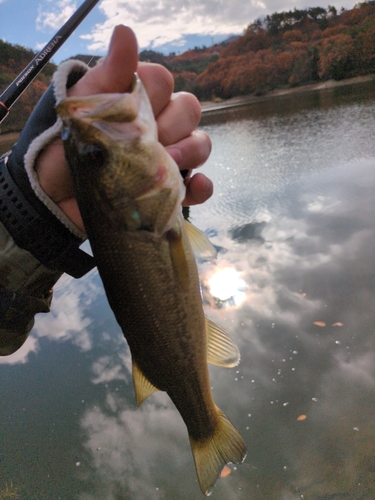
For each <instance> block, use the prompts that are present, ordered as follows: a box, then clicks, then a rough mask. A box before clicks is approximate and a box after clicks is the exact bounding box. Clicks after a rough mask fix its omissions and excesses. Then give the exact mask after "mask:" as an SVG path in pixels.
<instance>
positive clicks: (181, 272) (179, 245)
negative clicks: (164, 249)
mask: <svg viewBox="0 0 375 500" xmlns="http://www.w3.org/2000/svg"><path fill="white" fill-rule="evenodd" d="M180 224H181V221H180V219H179V218H178V219H177V221H176V223H175V225H174V226H173V227H172V229H170V230H169V231H168V241H169V251H170V257H171V261H172V267H173V272H174V275H175V277H176V279H177V280H178V282H179V284H180V285H181V286H182V289H183V290H186V289H187V288H189V281H190V271H189V264H188V261H187V259H186V251H185V248H184V244H183V239H182V233H181V227H180Z"/></svg>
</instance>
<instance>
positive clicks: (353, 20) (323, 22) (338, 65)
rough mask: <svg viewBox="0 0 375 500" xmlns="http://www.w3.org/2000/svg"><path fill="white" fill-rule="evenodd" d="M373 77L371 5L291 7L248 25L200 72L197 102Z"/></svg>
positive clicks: (374, 12)
mask: <svg viewBox="0 0 375 500" xmlns="http://www.w3.org/2000/svg"><path fill="white" fill-rule="evenodd" d="M369 73H375V1H374V0H372V1H368V2H364V3H360V4H357V5H356V6H355V7H354V8H353V9H351V10H348V11H346V10H344V9H342V10H341V11H340V12H337V10H336V9H335V7H328V8H327V9H324V8H321V7H314V8H310V9H303V10H298V9H294V10H293V11H289V12H280V13H275V14H272V15H270V16H267V17H266V18H265V19H264V21H260V20H258V21H256V22H254V23H253V24H251V25H250V26H249V27H248V28H247V30H246V32H245V34H244V35H243V36H241V37H239V38H238V39H237V40H236V41H234V42H232V43H231V44H229V45H228V47H226V48H225V49H223V50H222V52H221V54H220V58H219V59H218V61H217V62H215V63H214V64H210V65H209V66H208V67H207V69H206V70H205V71H204V72H203V73H202V74H200V75H199V76H198V77H197V79H196V81H195V84H194V92H195V94H196V95H197V96H198V97H199V98H200V99H211V98H213V97H215V96H217V97H221V98H224V99H227V98H229V97H233V96H237V95H245V94H254V93H255V94H264V93H265V92H267V91H269V90H272V89H274V88H278V87H286V86H297V85H303V84H307V83H313V82H319V81H325V80H328V79H331V78H333V79H335V80H340V79H343V78H349V77H353V76H357V75H366V74H369Z"/></svg>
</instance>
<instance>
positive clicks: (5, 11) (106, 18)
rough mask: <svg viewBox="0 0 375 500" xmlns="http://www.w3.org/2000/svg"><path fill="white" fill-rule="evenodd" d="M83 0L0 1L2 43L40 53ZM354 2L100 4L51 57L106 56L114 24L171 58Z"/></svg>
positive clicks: (135, 0)
mask: <svg viewBox="0 0 375 500" xmlns="http://www.w3.org/2000/svg"><path fill="white" fill-rule="evenodd" d="M82 3H83V0H79V1H75V0H27V1H25V0H0V38H1V39H2V40H4V41H6V42H9V43H12V44H18V45H22V46H25V47H27V48H30V49H33V50H35V51H39V50H41V49H42V48H43V47H44V46H45V45H46V44H47V43H48V42H49V40H50V39H51V38H52V37H53V36H54V34H55V33H56V32H57V31H58V30H59V28H60V27H61V26H62V25H63V24H64V23H65V22H66V21H67V20H68V18H69V17H70V16H71V15H72V14H73V12H74V11H75V10H76V9H77V8H78V7H79V5H81V4H82ZM355 3H357V2H356V1H354V0H129V1H126V0H101V1H100V2H99V3H98V4H97V5H96V6H95V7H94V9H93V10H92V11H91V12H90V14H89V15H88V16H87V17H86V18H85V19H84V21H83V22H82V23H81V25H80V26H79V27H78V28H77V29H76V30H75V32H74V33H73V34H72V35H71V36H70V38H69V39H68V40H67V41H66V42H65V43H64V45H63V46H62V47H61V48H60V49H59V51H58V52H57V53H56V54H55V55H54V57H53V59H52V60H53V62H55V63H59V62H61V61H62V60H65V59H67V58H69V57H73V56H75V55H77V54H92V55H104V54H105V53H106V49H107V47H108V42H109V40H110V35H111V33H112V31H113V28H114V27H115V26H116V25H117V24H126V25H128V26H130V27H131V28H132V29H133V30H134V32H135V33H136V35H137V39H138V44H139V47H140V50H143V49H152V50H155V51H158V52H163V53H165V54H169V53H170V52H176V53H180V52H183V51H185V50H188V49H189V48H194V47H202V46H203V45H206V46H210V45H212V44H215V43H220V42H221V41H222V40H224V39H226V38H228V37H229V36H231V35H234V34H235V35H241V34H242V33H243V31H244V29H246V27H247V26H248V25H249V24H251V23H252V22H253V21H254V20H256V19H258V18H260V17H263V16H266V15H267V14H272V13H273V12H281V11H288V10H293V9H294V8H297V9H303V8H307V7H316V6H320V7H324V8H327V6H328V5H333V6H335V7H336V8H337V9H338V10H340V9H341V7H344V8H346V9H351V8H353V6H354V5H355Z"/></svg>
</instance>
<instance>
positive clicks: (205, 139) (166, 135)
mask: <svg viewBox="0 0 375 500" xmlns="http://www.w3.org/2000/svg"><path fill="white" fill-rule="evenodd" d="M136 71H137V72H138V75H139V77H140V78H141V80H142V82H143V84H144V86H145V88H146V91H147V93H148V96H149V98H150V102H151V105H152V109H153V111H154V115H155V118H156V123H157V126H158V134H159V141H160V142H161V144H163V146H165V147H166V150H167V151H168V153H169V154H170V155H171V156H172V157H173V159H174V160H175V162H176V163H177V165H178V166H179V168H180V170H192V169H194V168H196V167H199V166H200V165H202V164H203V163H204V162H205V161H206V160H207V158H208V156H209V154H210V152H211V140H210V138H209V136H208V135H207V134H206V133H204V132H202V131H197V130H195V128H196V127H197V125H198V123H199V120H200V116H201V107H200V104H199V102H198V100H197V99H196V98H195V97H194V96H193V95H192V94H188V93H186V92H179V93H176V94H173V77H172V75H171V73H170V72H169V71H168V70H167V69H166V68H164V67H163V66H160V65H157V64H149V63H138V49H137V41H136V38H135V35H134V33H133V32H132V31H131V30H130V29H129V28H127V27H125V26H117V27H116V28H115V30H114V33H113V35H112V39H111V43H110V47H109V51H108V54H107V56H106V57H105V59H104V60H103V62H102V63H101V64H100V65H98V66H95V67H94V68H92V69H90V70H89V71H87V73H86V74H85V75H84V76H83V77H82V78H81V79H80V80H79V81H78V82H77V83H76V84H75V85H74V86H73V87H71V88H70V89H69V91H68V95H69V96H85V95H93V94H100V93H110V92H126V91H127V90H128V89H129V88H130V86H131V84H132V82H133V75H134V72H136ZM36 171H37V173H38V177H39V182H40V185H41V187H42V188H43V189H44V191H45V192H46V193H47V194H48V196H49V197H50V198H51V199H52V200H53V201H54V202H55V203H56V204H57V205H58V206H59V207H60V209H61V210H62V211H63V212H64V213H65V214H66V215H67V216H68V217H69V218H70V219H71V220H72V221H73V223H74V224H75V225H76V226H77V227H79V228H80V229H81V230H83V231H84V225H83V221H82V218H81V215H80V212H79V209H78V204H77V201H76V199H75V197H74V190H73V183H72V179H71V176H70V172H69V168H68V166H67V163H66V160H65V155H64V148H63V144H62V140H61V139H60V138H56V139H55V140H54V141H52V142H51V143H50V144H49V145H48V146H47V147H46V148H45V149H44V150H43V151H42V152H41V154H40V155H39V157H38V160H37V163H36ZM185 184H186V197H185V200H184V202H183V205H194V204H198V203H203V202H205V201H206V200H207V199H208V198H209V197H210V196H211V195H212V192H213V185H212V182H211V181H210V179H208V178H207V177H206V176H205V175H203V174H202V173H198V174H195V175H193V176H192V177H190V176H188V177H187V178H186V179H185Z"/></svg>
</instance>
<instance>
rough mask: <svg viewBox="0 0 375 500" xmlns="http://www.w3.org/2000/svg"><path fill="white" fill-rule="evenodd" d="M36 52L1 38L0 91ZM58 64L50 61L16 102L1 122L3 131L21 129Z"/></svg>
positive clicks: (0, 91)
mask: <svg viewBox="0 0 375 500" xmlns="http://www.w3.org/2000/svg"><path fill="white" fill-rule="evenodd" d="M35 55H36V52H34V51H32V50H29V49H26V48H25V47H22V46H20V45H12V44H10V43H6V42H3V41H2V40H0V93H2V92H3V91H4V90H5V89H6V88H7V87H8V85H10V84H11V83H12V82H13V80H14V79H15V78H16V77H17V75H19V74H20V73H21V71H22V70H23V69H24V68H25V67H26V66H27V65H28V64H29V62H31V61H32V60H33V58H34V57H35ZM55 69H56V66H55V65H54V64H52V63H48V64H47V65H46V66H45V67H44V69H43V70H42V71H41V73H39V75H38V76H37V78H36V79H35V80H34V81H33V82H32V83H31V85H30V86H29V87H28V88H27V90H26V91H25V92H24V93H23V94H22V95H21V97H20V98H19V99H18V101H17V102H16V103H15V104H14V106H13V107H12V109H11V112H10V113H9V115H8V116H7V118H6V119H5V120H4V122H3V123H2V124H1V132H2V133H4V132H11V131H18V130H21V129H22V128H23V126H24V124H25V123H26V120H27V119H28V117H29V116H30V113H31V111H32V110H33V109H34V107H35V105H36V103H37V102H38V101H39V99H40V98H41V96H42V95H43V94H44V92H45V91H46V89H47V87H48V85H49V83H50V80H51V77H52V74H53V73H54V71H55Z"/></svg>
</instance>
